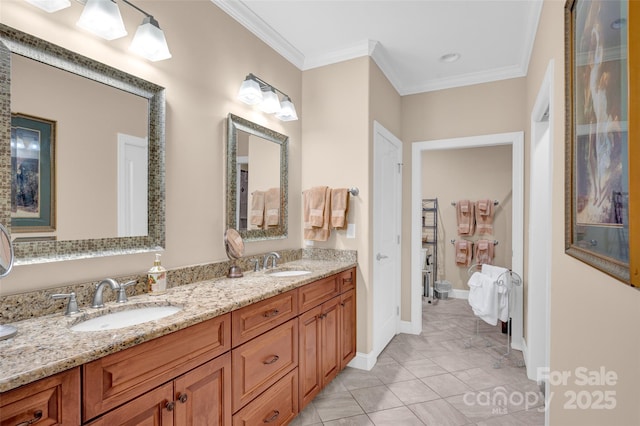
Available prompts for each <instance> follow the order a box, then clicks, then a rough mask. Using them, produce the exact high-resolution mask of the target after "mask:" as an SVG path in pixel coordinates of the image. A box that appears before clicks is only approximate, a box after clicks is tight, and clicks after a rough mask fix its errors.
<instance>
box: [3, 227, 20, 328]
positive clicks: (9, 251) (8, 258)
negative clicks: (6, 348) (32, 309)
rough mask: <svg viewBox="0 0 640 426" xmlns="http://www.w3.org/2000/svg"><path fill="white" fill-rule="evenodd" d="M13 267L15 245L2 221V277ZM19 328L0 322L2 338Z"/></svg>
mask: <svg viewBox="0 0 640 426" xmlns="http://www.w3.org/2000/svg"><path fill="white" fill-rule="evenodd" d="M12 267H13V246H12V245H11V237H9V231H7V228H5V227H4V225H3V224H1V223H0V278H2V277H6V276H7V275H9V272H11V268H12ZM17 332H18V330H17V329H16V328H15V327H14V326H12V325H3V324H0V340H4V339H8V338H10V337H13V336H15V335H16V333H17Z"/></svg>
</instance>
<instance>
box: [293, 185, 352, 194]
mask: <svg viewBox="0 0 640 426" xmlns="http://www.w3.org/2000/svg"><path fill="white" fill-rule="evenodd" d="M347 192H349V194H351V195H353V196H354V197H357V196H358V195H360V190H359V189H358V187H357V186H354V187H353V188H349V189H348V190H347ZM302 194H304V191H302Z"/></svg>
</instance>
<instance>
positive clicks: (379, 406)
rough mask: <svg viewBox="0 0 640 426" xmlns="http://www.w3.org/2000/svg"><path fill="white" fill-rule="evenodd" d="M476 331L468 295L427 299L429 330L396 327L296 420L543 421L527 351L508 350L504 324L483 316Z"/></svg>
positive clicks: (312, 425) (378, 423) (300, 424)
mask: <svg viewBox="0 0 640 426" xmlns="http://www.w3.org/2000/svg"><path fill="white" fill-rule="evenodd" d="M475 332H476V318H475V317H474V316H473V313H472V311H471V308H470V307H469V304H468V303H467V302H466V300H460V299H447V300H439V301H436V303H434V304H428V303H426V300H425V301H424V302H423V332H422V334H420V335H417V336H415V335H407V334H399V335H397V336H396V337H395V338H394V339H393V340H392V341H391V342H390V343H389V345H388V346H387V347H386V348H385V350H384V351H383V352H382V354H381V355H380V357H379V358H378V362H377V364H376V365H375V366H374V367H373V369H372V370H371V371H363V370H356V369H354V368H349V367H347V368H346V369H345V370H344V371H342V372H341V373H340V375H339V376H338V377H337V378H336V379H335V380H333V381H332V382H331V383H330V384H329V386H327V387H326V388H325V389H324V390H323V391H322V392H321V393H320V394H319V395H318V396H317V397H316V398H315V399H314V400H313V401H312V402H311V403H310V404H309V405H308V406H307V407H306V408H305V409H304V410H303V411H302V412H301V413H300V415H298V417H296V419H294V421H293V422H292V423H291V425H292V426H320V425H325V426H330V425H352V426H372V425H375V426H385V425H392V426H412V425H427V426H463V425H477V426H503V425H504V426H532V425H544V411H543V409H544V398H543V396H542V394H541V393H540V392H539V389H538V387H537V386H536V384H535V383H534V382H533V381H531V380H528V379H527V377H526V372H525V369H524V367H522V365H523V360H522V354H521V353H520V352H518V351H511V353H510V354H509V356H508V357H502V355H503V354H504V353H505V352H506V335H505V334H502V333H501V331H500V328H499V327H491V326H489V325H487V324H485V323H484V322H481V324H480V334H479V337H478V336H476V334H475ZM499 360H502V362H501V363H499V364H497V362H498V361H499ZM498 365H500V368H495V367H496V366H498Z"/></svg>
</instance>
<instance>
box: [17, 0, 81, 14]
mask: <svg viewBox="0 0 640 426" xmlns="http://www.w3.org/2000/svg"><path fill="white" fill-rule="evenodd" d="M26 2H27V3H31V4H32V5H34V6H35V7H39V8H40V9H42V10H44V11H45V12H49V13H53V12H57V11H59V10H62V9H66V8H67V7H69V6H71V2H70V1H69V0H26Z"/></svg>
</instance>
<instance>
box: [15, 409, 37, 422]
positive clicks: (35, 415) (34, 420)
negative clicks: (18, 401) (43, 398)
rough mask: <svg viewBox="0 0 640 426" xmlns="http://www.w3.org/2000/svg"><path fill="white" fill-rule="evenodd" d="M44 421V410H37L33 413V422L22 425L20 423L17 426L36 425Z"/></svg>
mask: <svg viewBox="0 0 640 426" xmlns="http://www.w3.org/2000/svg"><path fill="white" fill-rule="evenodd" d="M40 419H42V410H36V411H35V412H34V413H33V418H32V419H31V420H27V421H24V422H22V423H18V424H17V425H16V426H29V425H32V424H34V423H35V422H38V421H40Z"/></svg>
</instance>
